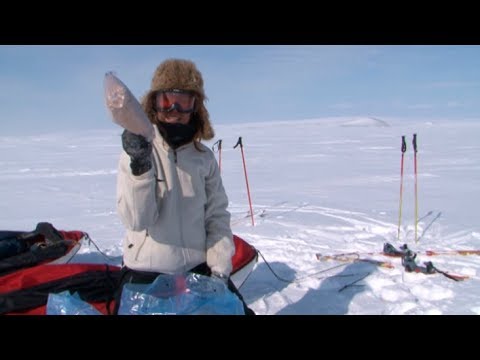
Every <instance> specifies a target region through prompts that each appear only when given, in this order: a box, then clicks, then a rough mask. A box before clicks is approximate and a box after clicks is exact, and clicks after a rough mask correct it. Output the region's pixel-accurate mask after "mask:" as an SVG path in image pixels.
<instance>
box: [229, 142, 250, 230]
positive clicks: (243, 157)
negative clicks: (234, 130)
mask: <svg viewBox="0 0 480 360" xmlns="http://www.w3.org/2000/svg"><path fill="white" fill-rule="evenodd" d="M238 145H240V150H241V151H242V161H243V172H244V173H245V182H246V183H247V195H248V203H249V204H250V216H251V218H252V226H255V221H254V220H253V209H252V200H251V198H250V188H249V186H248V177H247V166H246V165H245V155H244V154H243V144H242V137H241V136H240V137H239V138H238V141H237V144H236V145H235V146H234V147H233V148H234V149H235V148H236V147H237V146H238Z"/></svg>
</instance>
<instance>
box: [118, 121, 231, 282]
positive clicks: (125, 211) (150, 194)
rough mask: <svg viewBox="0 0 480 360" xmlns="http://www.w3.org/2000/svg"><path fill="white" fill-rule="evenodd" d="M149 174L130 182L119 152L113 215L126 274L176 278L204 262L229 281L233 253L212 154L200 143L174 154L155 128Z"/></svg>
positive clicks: (222, 191)
mask: <svg viewBox="0 0 480 360" xmlns="http://www.w3.org/2000/svg"><path fill="white" fill-rule="evenodd" d="M154 128H155V138H154V140H153V152H152V163H153V166H152V169H150V170H149V171H148V172H146V173H145V174H142V175H140V176H135V175H133V174H132V172H131V169H130V157H129V156H128V155H127V153H126V152H122V154H121V157H120V161H119V168H118V177H117V210H118V214H119V216H120V219H121V220H122V222H123V224H124V225H125V227H126V228H127V234H126V237H125V239H124V243H123V261H124V264H125V265H126V266H128V267H129V268H131V269H135V270H141V271H153V272H161V273H167V274H176V273H182V272H186V271H188V270H191V269H192V268H194V267H195V266H197V265H199V264H201V263H204V262H206V263H207V265H208V266H209V267H210V269H211V270H212V272H216V273H219V274H223V275H226V276H228V275H230V272H231V270H232V263H231V258H232V256H233V254H234V252H235V247H234V243H233V235H232V231H231V228H230V213H229V212H228V211H227V206H228V198H227V195H226V193H225V189H224V187H223V184H222V180H221V177H220V171H219V168H218V164H217V161H216V159H215V156H214V154H213V152H212V151H211V150H210V149H209V148H208V147H206V146H205V145H203V144H201V143H197V146H198V147H199V148H200V149H201V150H202V151H198V150H197V149H196V148H195V146H194V143H193V142H190V143H188V144H186V145H182V146H180V147H179V148H177V149H176V150H172V148H170V146H169V145H168V144H167V143H166V142H165V140H164V139H163V138H162V136H161V135H160V133H159V131H158V128H157V127H156V126H155V127H154Z"/></svg>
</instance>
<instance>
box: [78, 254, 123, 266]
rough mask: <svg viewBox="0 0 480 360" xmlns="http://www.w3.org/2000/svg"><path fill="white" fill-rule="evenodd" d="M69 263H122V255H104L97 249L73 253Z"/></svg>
mask: <svg viewBox="0 0 480 360" xmlns="http://www.w3.org/2000/svg"><path fill="white" fill-rule="evenodd" d="M69 263H70V264H79V263H82V264H108V265H116V266H121V265H122V255H118V256H108V257H107V256H105V255H103V254H101V253H99V252H98V251H93V252H90V253H83V254H79V253H77V254H75V256H74V257H73V258H72V260H71V261H70V262H69Z"/></svg>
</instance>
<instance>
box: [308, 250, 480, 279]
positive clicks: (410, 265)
mask: <svg viewBox="0 0 480 360" xmlns="http://www.w3.org/2000/svg"><path fill="white" fill-rule="evenodd" d="M447 253H448V254H460V255H470V254H477V251H476V250H454V252H453V253H452V252H451V251H449V252H447ZM426 254H428V255H429V256H434V255H444V254H445V252H433V251H427V252H426ZM361 255H385V256H389V257H398V258H401V259H402V266H403V267H404V268H405V271H407V272H415V273H422V274H427V275H429V274H437V273H438V274H442V275H443V276H445V277H447V278H449V279H452V280H455V281H463V280H466V279H469V278H470V277H469V276H467V275H461V274H452V273H450V272H446V271H442V270H440V269H438V268H437V267H435V266H434V265H433V263H432V262H431V261H428V262H425V263H424V266H421V265H418V264H417V263H416V260H415V259H416V257H417V253H414V252H413V251H412V250H410V249H409V248H408V247H407V245H406V244H405V245H403V246H401V247H400V249H397V248H396V247H394V246H393V245H391V244H389V243H385V244H384V246H383V252H381V253H379V252H377V253H375V252H370V253H359V252H351V253H342V254H335V255H322V254H320V253H317V254H316V257H317V260H321V261H327V260H336V261H340V262H368V263H371V264H375V265H377V266H380V267H384V268H390V269H391V268H393V267H394V266H393V264H392V263H390V262H387V261H379V260H373V259H363V258H360V256H361Z"/></svg>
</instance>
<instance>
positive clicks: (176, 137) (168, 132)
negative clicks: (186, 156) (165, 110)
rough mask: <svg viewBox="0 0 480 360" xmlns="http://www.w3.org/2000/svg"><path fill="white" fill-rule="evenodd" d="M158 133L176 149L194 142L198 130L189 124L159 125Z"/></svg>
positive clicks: (161, 123) (163, 123) (162, 123)
mask: <svg viewBox="0 0 480 360" xmlns="http://www.w3.org/2000/svg"><path fill="white" fill-rule="evenodd" d="M158 131H160V134H162V136H163V138H164V139H165V141H166V142H167V143H168V144H169V145H170V146H171V147H172V148H174V149H176V148H178V147H179V146H181V145H183V144H186V143H189V142H190V141H192V140H193V136H194V135H195V132H196V129H195V128H194V127H193V126H192V125H191V124H190V123H189V124H186V125H184V124H178V123H165V122H160V123H158Z"/></svg>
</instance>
